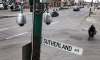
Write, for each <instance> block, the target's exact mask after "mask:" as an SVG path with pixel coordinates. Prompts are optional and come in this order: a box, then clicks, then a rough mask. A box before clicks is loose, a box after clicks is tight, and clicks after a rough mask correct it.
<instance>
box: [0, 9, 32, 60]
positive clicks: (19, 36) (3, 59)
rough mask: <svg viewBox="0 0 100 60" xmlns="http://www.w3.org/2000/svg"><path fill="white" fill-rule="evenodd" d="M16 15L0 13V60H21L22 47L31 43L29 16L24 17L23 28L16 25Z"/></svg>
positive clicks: (30, 19)
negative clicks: (25, 20) (25, 21)
mask: <svg viewBox="0 0 100 60" xmlns="http://www.w3.org/2000/svg"><path fill="white" fill-rule="evenodd" d="M17 14H18V12H10V11H5V10H4V11H3V10H1V11H0V17H1V18H0V60H22V47H23V46H24V45H25V44H27V43H29V42H30V41H31V31H32V22H31V21H32V17H31V14H29V15H27V16H26V19H27V24H25V26H23V27H20V26H18V25H17V23H16V19H17V17H16V16H17ZM28 17H30V18H28Z"/></svg>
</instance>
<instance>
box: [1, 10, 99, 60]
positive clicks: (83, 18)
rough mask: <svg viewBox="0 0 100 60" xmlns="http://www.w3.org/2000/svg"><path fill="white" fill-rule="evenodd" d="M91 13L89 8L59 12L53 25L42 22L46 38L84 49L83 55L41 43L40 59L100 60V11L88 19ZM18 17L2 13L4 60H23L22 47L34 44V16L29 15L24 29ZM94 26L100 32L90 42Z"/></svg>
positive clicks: (43, 37) (12, 13)
mask: <svg viewBox="0 0 100 60" xmlns="http://www.w3.org/2000/svg"><path fill="white" fill-rule="evenodd" d="M50 11H52V10H50ZM88 12H89V9H88V8H82V9H81V10H80V11H77V12H75V11H73V9H72V8H71V9H65V10H61V11H58V13H59V16H58V17H55V18H52V19H53V21H52V23H51V24H50V25H46V24H45V23H44V22H43V23H42V39H49V40H54V41H58V42H62V43H65V44H71V45H73V46H77V47H80V48H83V54H82V55H76V54H73V53H69V52H66V51H63V50H60V49H57V48H54V47H50V46H47V45H44V44H41V57H40V59H41V60H100V57H99V56H100V47H99V46H100V38H99V36H100V33H99V31H100V29H99V13H98V12H99V11H97V13H96V14H95V15H92V16H91V17H88ZM17 14H18V12H10V11H5V10H1V11H0V17H2V18H1V19H0V60H22V47H23V46H24V45H25V44H27V43H29V42H31V32H32V14H31V13H29V12H25V15H26V20H27V23H26V24H25V26H23V27H20V26H18V25H17V23H16V19H17ZM9 16H10V17H9ZM93 18H94V20H93ZM91 21H92V22H91ZM95 22H96V23H95ZM92 23H94V24H95V26H96V28H97V30H98V33H97V35H96V36H95V39H94V40H91V41H88V34H87V30H88V28H89V26H90V25H91V24H92Z"/></svg>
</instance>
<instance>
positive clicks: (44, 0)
mask: <svg viewBox="0 0 100 60" xmlns="http://www.w3.org/2000/svg"><path fill="white" fill-rule="evenodd" d="M40 3H48V0H40Z"/></svg>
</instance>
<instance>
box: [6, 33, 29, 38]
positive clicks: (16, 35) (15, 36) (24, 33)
mask: <svg viewBox="0 0 100 60" xmlns="http://www.w3.org/2000/svg"><path fill="white" fill-rule="evenodd" d="M27 33H29V32H24V33H21V34H16V35H13V36H10V37H7V38H5V39H11V38H14V37H17V36H21V35H24V34H27Z"/></svg>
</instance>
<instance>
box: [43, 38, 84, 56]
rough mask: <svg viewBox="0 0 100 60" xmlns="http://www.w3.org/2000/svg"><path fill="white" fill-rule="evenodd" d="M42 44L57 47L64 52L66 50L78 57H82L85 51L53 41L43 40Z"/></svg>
mask: <svg viewBox="0 0 100 60" xmlns="http://www.w3.org/2000/svg"><path fill="white" fill-rule="evenodd" d="M42 44H45V45H48V46H51V47H55V48H59V49H62V50H65V51H67V52H70V53H74V54H77V55H82V53H83V49H82V48H80V47H76V46H72V45H70V44H65V43H61V42H57V41H53V40H47V39H43V42H42Z"/></svg>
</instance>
